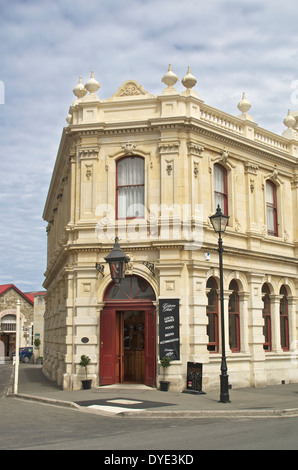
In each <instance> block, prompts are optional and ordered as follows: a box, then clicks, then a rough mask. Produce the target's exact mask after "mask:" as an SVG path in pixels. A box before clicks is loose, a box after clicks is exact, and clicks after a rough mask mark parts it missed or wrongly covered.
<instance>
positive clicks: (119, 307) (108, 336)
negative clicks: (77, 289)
mask: <svg viewBox="0 0 298 470" xmlns="http://www.w3.org/2000/svg"><path fill="white" fill-rule="evenodd" d="M153 300H155V294H154V291H153V289H152V288H151V286H150V285H149V284H148V283H147V281H145V280H144V279H142V278H139V277H137V276H128V277H126V278H125V279H124V280H123V281H122V282H121V285H120V286H115V285H114V284H113V283H112V284H111V285H110V286H109V287H108V288H107V291H106V294H105V307H104V309H103V310H102V312H101V314H100V374H99V376H100V385H110V384H114V383H125V382H126V383H143V384H145V385H149V386H155V347H156V344H155V307H154V305H153Z"/></svg>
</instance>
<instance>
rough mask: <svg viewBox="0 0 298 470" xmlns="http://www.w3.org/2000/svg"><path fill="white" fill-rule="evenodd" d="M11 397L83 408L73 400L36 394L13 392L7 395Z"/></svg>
mask: <svg viewBox="0 0 298 470" xmlns="http://www.w3.org/2000/svg"><path fill="white" fill-rule="evenodd" d="M7 396H8V397H10V398H20V399H21V400H28V401H38V402H40V403H45V404H47V405H56V406H65V407H67V408H75V409H77V410H80V409H81V406H79V405H77V404H76V403H74V402H72V401H62V400H55V399H53V398H45V397H39V396H35V395H25V394H23V393H12V394H8V395H7Z"/></svg>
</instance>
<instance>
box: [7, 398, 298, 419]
mask: <svg viewBox="0 0 298 470" xmlns="http://www.w3.org/2000/svg"><path fill="white" fill-rule="evenodd" d="M7 397H11V398H19V399H21V400H28V401H33V402H40V403H44V404H47V405H55V406H63V407H66V408H73V409H75V410H77V411H83V412H88V413H94V414H102V415H105V416H107V415H108V416H112V415H113V416H118V417H123V418H149V419H150V418H151V419H158V418H159V419H170V418H189V419H198V418H205V419H206V418H209V419H210V418H217V419H218V418H227V417H229V418H282V417H284V418H295V417H298V408H290V409H283V410H267V409H263V410H262V409H261V410H260V409H258V410H245V409H244V410H200V411H197V410H195V411H193V410H192V411H176V410H171V411H153V410H152V411H133V410H128V411H120V412H119V413H115V412H113V413H109V412H107V411H104V412H100V411H99V410H92V409H91V408H87V407H83V406H80V405H78V404H77V403H74V402H71V401H62V400H55V399H52V398H45V397H39V396H35V395H25V394H22V393H16V394H13V393H12V394H8V395H7Z"/></svg>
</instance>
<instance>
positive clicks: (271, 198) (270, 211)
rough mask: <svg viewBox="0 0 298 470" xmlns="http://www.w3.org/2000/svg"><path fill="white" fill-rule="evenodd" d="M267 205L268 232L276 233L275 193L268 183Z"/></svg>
mask: <svg viewBox="0 0 298 470" xmlns="http://www.w3.org/2000/svg"><path fill="white" fill-rule="evenodd" d="M266 203H267V230H268V232H269V233H270V232H271V233H275V230H276V227H275V191H274V187H273V185H272V184H270V183H268V182H267V183H266Z"/></svg>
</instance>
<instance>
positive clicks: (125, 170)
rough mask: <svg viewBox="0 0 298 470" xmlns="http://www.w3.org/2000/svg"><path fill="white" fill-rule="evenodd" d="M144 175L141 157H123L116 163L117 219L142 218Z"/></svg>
mask: <svg viewBox="0 0 298 470" xmlns="http://www.w3.org/2000/svg"><path fill="white" fill-rule="evenodd" d="M144 182H145V174H144V159H143V158H142V157H125V158H122V159H121V160H119V161H118V162H117V184H116V191H117V196H116V197H117V218H118V219H133V218H137V217H138V218H143V217H144V215H145V208H144V204H145V197H144V188H145V184H144Z"/></svg>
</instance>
